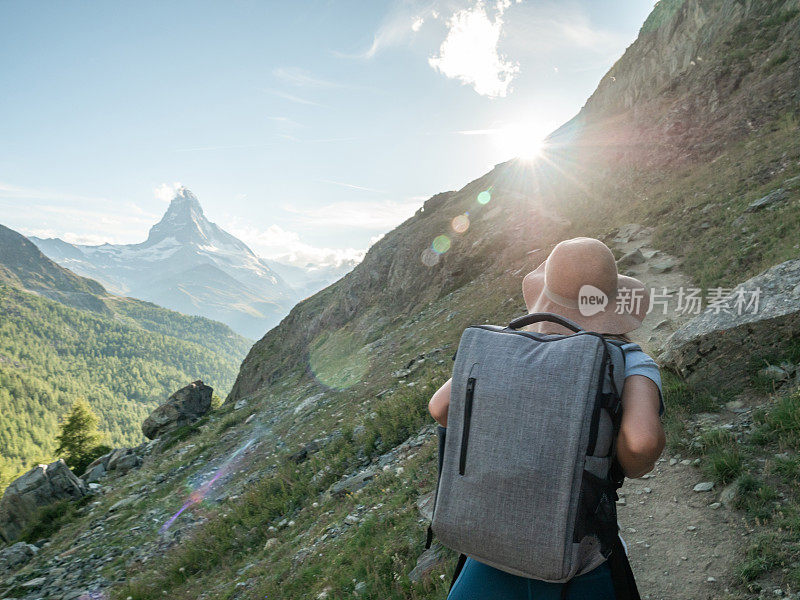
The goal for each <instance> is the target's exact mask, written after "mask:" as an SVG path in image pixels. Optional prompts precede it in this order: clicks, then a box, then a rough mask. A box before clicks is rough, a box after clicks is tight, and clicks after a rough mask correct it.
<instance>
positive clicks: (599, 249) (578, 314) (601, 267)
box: [522, 237, 650, 335]
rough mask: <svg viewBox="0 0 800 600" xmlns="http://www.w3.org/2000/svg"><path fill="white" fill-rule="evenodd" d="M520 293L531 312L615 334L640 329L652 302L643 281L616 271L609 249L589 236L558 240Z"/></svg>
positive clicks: (549, 329)
mask: <svg viewBox="0 0 800 600" xmlns="http://www.w3.org/2000/svg"><path fill="white" fill-rule="evenodd" d="M522 295H523V297H524V298H525V305H526V306H527V307H528V312H529V313H534V312H551V313H556V314H558V315H561V316H563V317H567V318H568V319H571V320H572V321H575V322H576V323H577V324H578V325H580V326H581V327H583V328H584V329H587V330H590V331H596V332H598V333H609V334H617V335H621V334H624V333H628V332H630V331H633V330H634V329H636V328H637V327H639V326H640V325H641V324H642V321H643V320H644V318H645V315H646V314H647V310H648V308H649V306H650V296H649V294H648V293H647V289H646V288H645V287H644V284H643V283H642V282H641V281H639V280H638V279H636V278H634V277H628V276H626V275H620V274H619V273H618V272H617V263H616V261H615V260H614V254H613V253H612V252H611V249H610V248H609V247H608V246H606V245H605V244H604V243H603V242H601V241H600V240H596V239H594V238H587V237H577V238H573V239H571V240H564V241H562V242H560V243H558V244H556V246H555V247H554V248H553V250H552V251H551V252H550V255H549V256H548V257H547V260H545V261H544V262H542V264H540V265H539V266H538V267H537V268H536V269H535V270H533V271H531V272H530V273H528V274H527V275H526V276H525V278H524V279H523V280H522ZM533 327H534V328H536V330H538V331H540V332H542V333H571V332H570V331H569V330H567V329H566V328H565V327H562V326H560V325H556V324H552V323H538V324H536V325H534V326H533Z"/></svg>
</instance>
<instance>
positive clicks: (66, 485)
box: [0, 459, 86, 542]
mask: <svg viewBox="0 0 800 600" xmlns="http://www.w3.org/2000/svg"><path fill="white" fill-rule="evenodd" d="M84 495H86V486H85V485H84V483H83V481H81V480H80V479H78V478H77V477H75V475H74V474H73V473H72V471H70V469H69V467H68V466H67V465H66V463H65V462H64V461H63V460H60V459H59V460H57V461H56V462H54V463H50V464H49V465H39V466H37V467H34V468H33V469H31V470H30V471H28V472H27V473H25V474H24V475H22V476H20V477H19V478H17V479H16V480H14V481H13V482H12V483H11V485H9V486H8V489H6V492H5V494H3V499H2V500H0V540H3V541H5V542H13V541H14V540H16V539H17V538H18V537H19V535H20V533H22V530H23V529H24V528H25V526H26V525H27V524H28V522H29V520H30V519H31V517H33V515H35V514H36V511H37V510H38V509H39V508H41V507H42V506H47V505H48V504H52V503H53V502H56V501H57V500H62V499H65V498H66V499H70V500H77V499H79V498H82V497H83V496H84Z"/></svg>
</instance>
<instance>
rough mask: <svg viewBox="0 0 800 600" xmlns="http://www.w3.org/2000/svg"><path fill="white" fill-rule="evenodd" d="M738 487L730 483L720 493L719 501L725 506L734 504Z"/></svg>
mask: <svg viewBox="0 0 800 600" xmlns="http://www.w3.org/2000/svg"><path fill="white" fill-rule="evenodd" d="M737 489H738V486H737V485H736V482H734V483H730V484H728V485H727V486H725V488H724V489H723V490H722V492H720V494H719V501H720V502H721V503H722V504H724V505H725V506H727V505H729V504H730V503H731V502H733V499H734V498H736V492H737Z"/></svg>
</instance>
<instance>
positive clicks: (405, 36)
mask: <svg viewBox="0 0 800 600" xmlns="http://www.w3.org/2000/svg"><path fill="white" fill-rule="evenodd" d="M426 14H431V16H433V17H434V18H436V17H435V16H434V14H436V15H438V13H435V11H433V12H432V11H431V9H430V8H429V7H428V8H425V7H421V6H420V3H418V2H413V1H412V2H398V3H395V5H394V7H393V8H392V10H391V11H390V12H389V14H388V15H387V16H386V17H385V18H384V20H383V23H381V25H380V27H379V28H378V30H377V31H376V32H375V35H374V36H373V37H372V44H370V46H369V48H367V49H366V50H364V51H362V52H356V53H354V54H349V53H346V52H336V51H334V53H333V54H334V55H336V56H339V57H341V58H359V59H371V58H374V57H375V56H376V55H378V54H379V53H380V52H382V51H383V50H385V49H386V48H390V47H392V46H399V45H400V44H402V43H404V42H407V41H408V40H409V39H410V37H411V36H412V35H413V34H414V33H416V32H418V31H419V30H420V29H421V28H422V25H423V23H424V22H425V15H426Z"/></svg>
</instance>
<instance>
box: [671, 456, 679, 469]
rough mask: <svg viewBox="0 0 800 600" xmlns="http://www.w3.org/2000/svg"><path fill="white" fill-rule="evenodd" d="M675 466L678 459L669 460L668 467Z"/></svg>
mask: <svg viewBox="0 0 800 600" xmlns="http://www.w3.org/2000/svg"><path fill="white" fill-rule="evenodd" d="M677 464H678V459H677V458H670V459H669V466H670V467H674V466H675V465H677Z"/></svg>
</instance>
